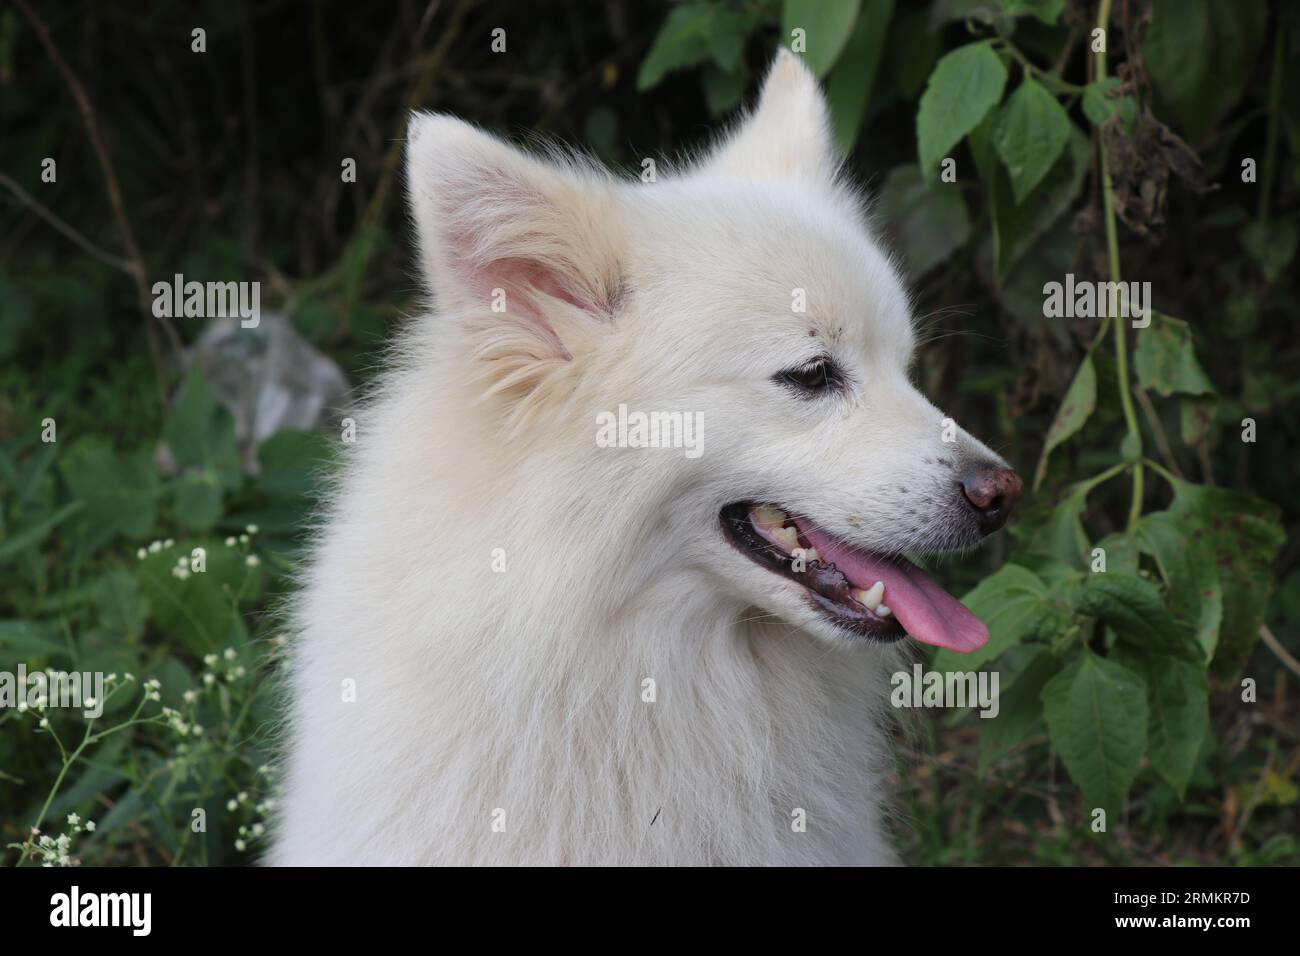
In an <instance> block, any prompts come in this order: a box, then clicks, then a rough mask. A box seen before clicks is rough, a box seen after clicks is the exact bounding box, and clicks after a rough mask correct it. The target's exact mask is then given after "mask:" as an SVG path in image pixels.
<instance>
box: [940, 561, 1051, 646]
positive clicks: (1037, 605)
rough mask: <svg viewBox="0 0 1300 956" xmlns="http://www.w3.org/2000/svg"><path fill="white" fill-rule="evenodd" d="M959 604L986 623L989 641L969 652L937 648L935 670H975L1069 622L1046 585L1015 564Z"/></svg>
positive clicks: (973, 591) (972, 592)
mask: <svg viewBox="0 0 1300 956" xmlns="http://www.w3.org/2000/svg"><path fill="white" fill-rule="evenodd" d="M962 603H963V604H965V605H966V606H967V607H968V608H970V610H971V611H972V613H974V614H975V616H976V617H978V618H979V619H980V620H981V621H983V622H984V623H985V624H987V625H988V628H989V642H988V643H987V644H985V645H984V646H983V647H981V648H980V649H979V650H977V651H973V652H972V653H970V654H958V653H956V652H955V651H950V650H946V649H944V650H940V651H939V652H938V653H937V654H935V656H934V661H933V663H932V665H931V666H932V667H933V668H934V669H935V670H967V671H968V670H975V669H977V668H979V667H981V666H982V665H984V664H985V663H987V662H988V661H991V660H993V659H994V658H997V657H999V656H1000V655H1002V654H1003V653H1004V652H1005V651H1006V650H1007V649H1009V648H1011V647H1014V646H1015V645H1017V644H1020V643H1021V642H1023V641H1026V640H1029V639H1030V638H1034V637H1038V636H1041V635H1048V636H1051V635H1055V634H1059V633H1061V632H1062V631H1063V630H1064V627H1065V626H1066V625H1067V624H1068V621H1067V619H1066V617H1065V614H1064V611H1063V609H1062V608H1061V607H1060V606H1059V605H1057V604H1056V603H1055V602H1054V601H1053V600H1052V596H1051V593H1050V591H1049V589H1048V587H1047V585H1046V584H1045V583H1044V582H1043V581H1042V580H1041V579H1040V578H1039V577H1038V575H1036V574H1034V572H1032V571H1030V570H1029V569H1027V568H1023V567H1021V566H1020V565H1017V564H1004V565H1003V566H1002V567H1001V568H999V569H998V570H997V572H996V573H994V574H992V575H990V576H989V577H987V578H985V579H984V580H983V581H981V582H980V583H979V585H978V586H976V587H975V589H974V590H972V591H970V592H969V593H968V594H966V596H965V597H963V598H962Z"/></svg>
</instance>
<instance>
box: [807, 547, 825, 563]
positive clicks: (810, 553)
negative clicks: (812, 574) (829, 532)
mask: <svg viewBox="0 0 1300 956" xmlns="http://www.w3.org/2000/svg"><path fill="white" fill-rule="evenodd" d="M803 559H804V560H805V561H807V562H809V563H812V562H813V561H820V560H821V559H822V556H821V555H820V554H818V553H817V549H816V548H807V549H805V550H804V553H803Z"/></svg>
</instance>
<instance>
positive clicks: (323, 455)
mask: <svg viewBox="0 0 1300 956" xmlns="http://www.w3.org/2000/svg"><path fill="white" fill-rule="evenodd" d="M337 453H338V444H337V443H336V442H335V441H334V440H333V439H331V438H329V437H328V436H326V435H323V434H321V433H320V432H306V431H299V430H297V429H292V428H286V429H284V430H282V431H278V432H276V433H275V434H274V435H272V436H271V437H270V438H268V439H267V440H266V441H265V442H264V443H263V444H262V447H261V448H259V449H258V450H257V460H258V464H259V465H260V466H261V477H260V478H258V480H257V489H258V491H260V492H262V493H263V494H266V495H269V496H270V497H272V498H275V499H280V500H283V499H291V500H294V499H306V498H310V497H312V496H314V495H315V494H316V493H317V491H318V490H319V489H320V486H321V483H322V482H323V481H324V480H325V478H326V477H327V476H328V475H329V473H330V471H331V470H332V469H333V467H334V466H335V465H336V464H337V462H338V457H337Z"/></svg>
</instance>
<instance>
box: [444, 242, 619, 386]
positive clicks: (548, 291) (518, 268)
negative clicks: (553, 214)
mask: <svg viewBox="0 0 1300 956" xmlns="http://www.w3.org/2000/svg"><path fill="white" fill-rule="evenodd" d="M450 246H451V248H450V250H448V251H450V252H451V260H452V263H454V264H455V265H454V268H455V269H456V272H459V273H460V276H461V278H463V281H464V282H465V284H467V285H468V286H469V289H471V290H472V293H473V295H476V297H478V298H481V302H482V304H484V307H485V308H489V307H490V306H491V303H493V294H494V290H497V289H502V290H503V291H504V293H506V313H504V315H506V316H512V317H515V319H523V320H525V321H528V323H530V324H532V325H533V326H534V328H537V329H539V330H541V332H542V333H543V336H545V338H546V339H547V341H549V342H550V343H551V346H552V350H551V352H550V354H551V355H552V356H554V358H560V359H564V360H565V362H567V360H571V359H572V358H573V356H572V355H571V354H569V351H568V349H567V347H565V346H564V342H563V341H562V339H560V336H559V333H558V332H556V330H555V328H554V326H552V325H551V323H550V321H549V320H547V319H546V313H545V311H543V308H542V303H541V302H539V299H541V297H543V295H549V297H551V298H555V299H559V300H560V302H565V303H568V304H569V306H573V307H576V308H581V310H582V311H585V312H589V313H591V315H598V313H601V312H602V311H603V310H602V308H601V306H599V304H597V303H594V302H590V300H589V297H586V295H582V294H578V293H576V291H573V290H572V289H569V287H568V286H565V285H564V284H563V282H562V281H560V277H559V276H558V274H556V272H555V271H554V269H552V268H550V267H547V265H546V264H545V263H541V261H538V260H536V259H528V258H524V256H500V258H495V259H490V260H489V261H482V259H484V254H482V251H481V250H480V248H476V243H474V238H473V234H472V233H469V232H459V233H458V234H455V235H452V237H450Z"/></svg>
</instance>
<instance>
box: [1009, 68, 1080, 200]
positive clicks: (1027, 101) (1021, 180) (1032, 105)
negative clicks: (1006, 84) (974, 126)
mask: <svg viewBox="0 0 1300 956" xmlns="http://www.w3.org/2000/svg"><path fill="white" fill-rule="evenodd" d="M1069 139H1070V118H1069V117H1068V116H1066V115H1065V110H1064V109H1063V108H1062V107H1061V104H1060V103H1059V102H1058V101H1057V99H1056V97H1055V96H1053V95H1052V94H1051V93H1049V92H1048V91H1047V90H1046V89H1044V88H1043V86H1042V84H1040V83H1038V82H1036V81H1035V80H1033V79H1026V80H1024V81H1023V82H1021V84H1020V86H1019V87H1018V88H1017V89H1016V91H1015V92H1014V93H1012V94H1011V96H1010V98H1009V99H1008V100H1007V101H1006V103H1005V104H1003V106H1002V107H1001V108H1000V109H999V110H998V114H997V119H996V120H995V121H994V126H993V148H994V149H996V150H997V153H998V155H999V156H1001V157H1002V162H1003V163H1004V164H1005V166H1006V169H1007V174H1008V175H1009V176H1010V177H1011V190H1012V194H1013V195H1014V196H1015V201H1016V204H1017V205H1020V204H1022V203H1023V202H1024V201H1025V197H1027V196H1028V195H1029V194H1030V193H1032V192H1033V191H1034V188H1035V187H1036V186H1037V185H1038V184H1039V183H1041V182H1042V181H1043V177H1044V176H1046V175H1047V173H1048V171H1049V170H1051V168H1052V166H1053V165H1054V164H1055V163H1056V160H1057V159H1058V158H1059V157H1060V155H1061V151H1062V150H1063V149H1065V144H1066V143H1067V142H1068V141H1069Z"/></svg>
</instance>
